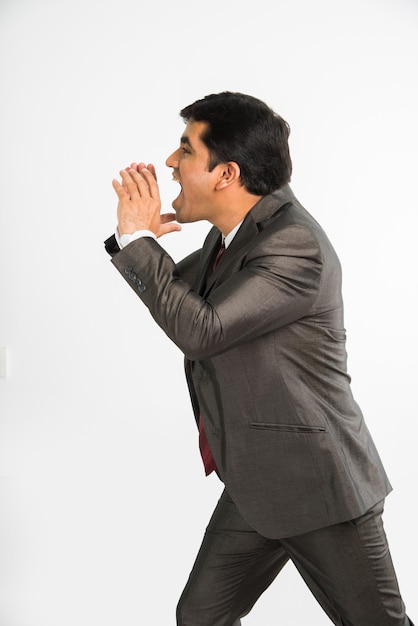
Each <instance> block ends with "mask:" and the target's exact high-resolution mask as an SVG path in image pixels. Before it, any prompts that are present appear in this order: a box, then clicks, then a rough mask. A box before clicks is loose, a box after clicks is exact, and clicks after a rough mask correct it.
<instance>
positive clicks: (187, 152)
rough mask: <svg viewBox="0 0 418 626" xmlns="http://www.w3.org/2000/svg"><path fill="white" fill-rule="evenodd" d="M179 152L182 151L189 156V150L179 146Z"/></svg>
mask: <svg viewBox="0 0 418 626" xmlns="http://www.w3.org/2000/svg"><path fill="white" fill-rule="evenodd" d="M180 150H181V151H182V153H183V154H191V153H190V150H188V149H187V148H185V147H184V146H181V148H180Z"/></svg>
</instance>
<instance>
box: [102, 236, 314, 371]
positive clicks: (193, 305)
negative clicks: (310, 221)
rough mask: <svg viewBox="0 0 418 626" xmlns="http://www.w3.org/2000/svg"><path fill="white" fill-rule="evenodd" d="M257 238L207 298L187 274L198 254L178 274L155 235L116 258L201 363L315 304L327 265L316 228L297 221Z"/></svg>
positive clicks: (174, 338)
mask: <svg viewBox="0 0 418 626" xmlns="http://www.w3.org/2000/svg"><path fill="white" fill-rule="evenodd" d="M260 239H261V240H260V242H259V243H255V244H254V245H253V246H252V247H251V248H250V250H249V251H248V253H247V254H246V256H245V257H243V263H242V267H241V268H240V269H239V271H235V272H234V273H232V274H231V275H230V276H229V277H228V278H226V279H224V281H223V282H222V283H220V284H219V285H215V286H214V288H213V289H212V291H211V292H210V294H209V295H208V297H207V298H204V297H202V296H200V295H198V294H197V293H196V292H195V291H194V290H193V289H192V287H191V285H190V282H188V281H186V280H184V279H182V276H183V278H185V277H187V276H189V275H190V267H191V266H192V265H193V263H194V262H195V261H196V257H193V255H191V258H189V259H188V261H186V262H185V264H184V266H183V268H184V269H183V272H181V271H178V270H177V269H176V265H175V263H174V261H173V260H172V259H171V257H170V256H169V255H168V254H167V253H166V252H165V251H164V249H163V248H162V247H161V246H160V245H159V244H158V242H156V241H155V240H153V239H151V238H142V239H138V240H137V241H133V242H132V243H131V244H129V245H128V246H126V248H124V249H123V250H121V251H120V252H119V253H118V254H116V255H115V256H114V257H113V258H112V263H113V264H114V265H115V266H116V268H117V269H118V270H119V272H120V273H121V274H122V276H123V277H124V278H125V280H126V281H127V282H128V283H129V284H130V285H131V287H132V288H133V289H134V290H135V291H136V293H137V294H138V296H139V297H140V298H141V300H142V301H143V302H144V304H145V305H146V306H147V307H148V309H149V310H150V313H151V315H152V316H153V318H154V319H155V321H156V322H157V324H158V325H159V326H160V327H161V328H162V329H163V330H164V332H165V333H166V334H167V335H168V337H169V338H170V339H171V340H172V341H173V342H174V343H175V344H176V345H177V346H178V347H179V348H180V349H181V350H182V352H183V353H184V354H185V355H186V357H187V358H189V359H191V360H202V359H205V358H210V357H212V356H215V355H216V354H218V353H220V352H223V351H224V350H227V349H229V348H231V347H233V346H235V345H237V344H239V343H240V342H245V341H249V340H251V339H252V338H254V337H257V336H259V335H262V334H264V333H266V332H269V331H271V330H274V329H275V328H279V327H281V326H284V325H286V324H289V323H290V322H292V321H295V320H296V319H299V318H301V317H303V316H304V315H306V314H307V313H308V312H309V311H310V309H311V307H312V305H313V304H314V302H315V299H316V297H317V293H318V289H319V284H320V280H321V270H322V263H321V252H320V248H319V245H318V243H317V241H316V239H315V237H314V235H313V234H312V233H311V231H310V230H309V229H308V228H306V227H303V226H294V225H292V226H287V227H286V228H284V229H281V230H279V231H275V232H273V233H270V235H269V236H268V237H262V238H260ZM194 254H195V255H196V254H197V253H194ZM179 267H180V270H181V267H182V266H181V265H180V266H179ZM187 268H189V269H187Z"/></svg>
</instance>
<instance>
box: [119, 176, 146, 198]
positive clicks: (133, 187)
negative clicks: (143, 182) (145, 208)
mask: <svg viewBox="0 0 418 626" xmlns="http://www.w3.org/2000/svg"><path fill="white" fill-rule="evenodd" d="M134 174H136V176H137V177H138V176H139V175H138V173H137V172H135V170H129V172H127V171H126V170H122V171H121V172H120V175H121V178H122V185H123V187H125V189H126V192H127V193H128V194H129V196H130V197H131V198H134V197H137V196H138V195H140V191H139V188H138V181H137V180H135V178H134ZM139 178H141V177H140V176H139Z"/></svg>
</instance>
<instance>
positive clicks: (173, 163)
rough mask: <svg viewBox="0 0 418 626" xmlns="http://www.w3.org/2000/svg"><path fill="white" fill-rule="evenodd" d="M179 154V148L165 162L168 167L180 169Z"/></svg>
mask: <svg viewBox="0 0 418 626" xmlns="http://www.w3.org/2000/svg"><path fill="white" fill-rule="evenodd" d="M178 153H179V148H177V150H174V152H173V153H172V154H170V156H169V157H167V160H166V162H165V164H166V165H167V167H174V168H177V167H178V163H179V158H178Z"/></svg>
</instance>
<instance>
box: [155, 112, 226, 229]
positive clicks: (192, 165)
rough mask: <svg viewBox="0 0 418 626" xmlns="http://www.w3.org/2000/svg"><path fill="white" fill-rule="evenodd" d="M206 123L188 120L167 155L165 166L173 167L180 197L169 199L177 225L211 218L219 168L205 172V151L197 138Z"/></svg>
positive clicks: (206, 154) (206, 164) (207, 158)
mask: <svg viewBox="0 0 418 626" xmlns="http://www.w3.org/2000/svg"><path fill="white" fill-rule="evenodd" d="M205 128H206V122H194V121H189V122H188V124H187V126H186V129H185V131H184V134H183V136H182V137H181V140H180V146H179V147H178V148H177V150H175V151H174V152H173V154H171V155H170V156H169V157H168V159H167V161H166V165H167V166H168V167H172V168H173V179H174V180H176V181H177V182H178V183H180V185H181V191H180V194H179V195H178V196H177V198H175V200H173V202H172V206H173V208H174V210H175V211H176V219H177V221H178V222H180V223H183V224H184V223H187V222H196V221H198V220H208V221H210V222H212V223H213V219H214V217H215V215H214V211H215V207H214V201H215V197H214V196H215V193H216V190H215V187H216V183H217V181H218V178H219V166H217V167H215V168H214V169H213V170H212V172H209V159H210V155H209V150H208V149H207V147H206V146H205V144H204V143H203V142H202V140H201V139H200V137H201V135H202V133H203V132H204V130H205Z"/></svg>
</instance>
